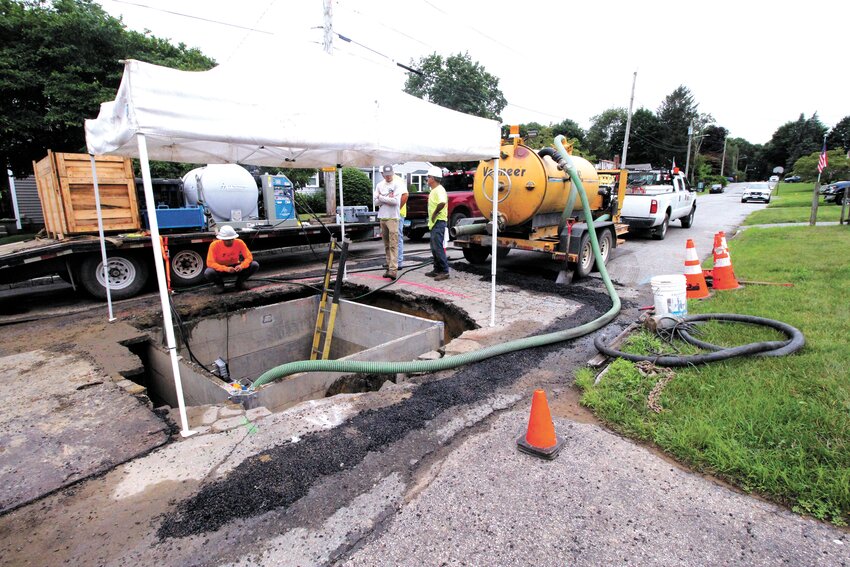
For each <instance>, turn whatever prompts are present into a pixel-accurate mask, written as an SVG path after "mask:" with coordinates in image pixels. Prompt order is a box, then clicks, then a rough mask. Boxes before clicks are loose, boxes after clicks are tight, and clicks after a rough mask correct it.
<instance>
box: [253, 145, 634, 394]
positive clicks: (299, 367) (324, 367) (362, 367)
mask: <svg viewBox="0 0 850 567" xmlns="http://www.w3.org/2000/svg"><path fill="white" fill-rule="evenodd" d="M564 140H565V138H564V136H558V137H557V138H555V148H556V151H557V153H558V156H559V157H560V160H559V165H560V166H561V167H562V168H563V169H564V170H565V171H566V172H567V173H569V176H570V179H571V180H572V183H573V186H574V187H573V190H574V191H575V192H576V193H578V196H579V197H580V198H581V204H582V207H583V208H584V216H585V219H587V226H588V230H589V232H590V242H591V246H592V248H593V256H594V258H595V259H596V265H597V266H599V274H600V275H601V276H602V281H603V282H604V283H605V288H606V289H607V290H608V295H609V296H610V297H611V300H612V302H613V305H612V306H611V309H609V310H608V311H607V312H606V313H605V314H604V315H602V316H601V317H599V318H597V319H594V320H593V321H591V322H589V323H585V324H583V325H579V326H578V327H574V328H572V329H566V330H563V331H556V332H554V333H547V334H545V335H537V336H534V337H526V338H523V339H517V340H513V341H510V342H506V343H501V344H497V345H493V346H489V347H486V348H483V349H480V350H477V351H473V352H468V353H464V354H458V355H454V356H446V357H444V358H440V359H438V360H414V361H409V362H369V361H362V360H302V361H298V362H289V363H286V364H281V365H280V366H276V367H275V368H272V369H270V370H267V371H266V372H264V373H263V374H262V375H261V376H260V377H259V378H257V380H256V381H255V382H254V383H253V384H252V385H251V389H252V390H253V389H255V388H258V387H259V386H262V385H263V384H267V383H269V382H272V381H274V380H280V379H281V378H284V377H286V376H289V375H291V374H296V373H299V372H352V373H364V374H399V373H408V374H409V373H415V372H438V371H440V370H448V369H450V368H456V367H458V366H462V365H464V364H469V363H472V362H480V361H482V360H485V359H488V358H491V357H494V356H499V355H501V354H507V353H509V352H515V351H518V350H523V349H527V348H534V347H540V346H546V345H550V344H553V343H557V342H561V341H566V340H570V339H575V338H577V337H581V336H584V335H587V334H589V333H592V332H593V331H596V330H597V329H600V328H602V327H604V326H605V325H607V324H608V323H610V322H611V321H612V320H613V319H614V317H616V316H617V314H618V313H619V312H620V298H619V297H618V296H617V292H616V291H615V290H614V284H612V283H611V278H610V277H608V271H607V270H606V269H605V264H604V262H603V260H602V255H601V254H600V252H599V240H598V239H597V238H596V230H595V229H594V226H593V219H592V217H591V211H590V204H589V203H588V200H587V194H586V193H585V191H584V185H582V182H581V179H580V178H579V175H578V171H576V168H575V165H574V164H573V161H572V159H571V158H570V155H569V154H568V153H567V151H566V149H565V148H564Z"/></svg>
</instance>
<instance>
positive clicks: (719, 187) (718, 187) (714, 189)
mask: <svg viewBox="0 0 850 567" xmlns="http://www.w3.org/2000/svg"><path fill="white" fill-rule="evenodd" d="M723 190H724V188H723V184H721V183H715V184H713V185H712V186H711V189H709V190H708V192H709V193H723Z"/></svg>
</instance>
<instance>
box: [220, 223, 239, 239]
mask: <svg viewBox="0 0 850 567" xmlns="http://www.w3.org/2000/svg"><path fill="white" fill-rule="evenodd" d="M215 237H216V238H218V239H219V240H233V239H234V238H239V235H238V234H236V231H235V230H233V227H232V226H230V225H229V224H225V225H223V226H222V227H221V228H220V229H218V234H216V235H215Z"/></svg>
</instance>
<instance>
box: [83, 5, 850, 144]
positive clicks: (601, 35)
mask: <svg viewBox="0 0 850 567" xmlns="http://www.w3.org/2000/svg"><path fill="white" fill-rule="evenodd" d="M98 2H99V3H100V4H101V5H102V6H103V8H104V9H105V10H106V11H107V12H108V13H110V14H112V15H113V16H116V17H119V16H120V17H121V18H123V21H124V23H125V24H126V25H127V27H128V28H130V29H134V30H138V31H144V30H150V32H151V33H152V34H153V35H156V36H158V37H162V38H166V39H169V40H171V41H172V42H173V43H178V42H183V43H185V44H186V45H188V46H190V47H198V48H200V49H201V50H202V51H203V52H204V53H205V54H206V55H208V56H210V57H212V58H214V59H215V60H216V61H218V62H219V63H224V62H228V61H232V60H233V59H234V58H241V57H245V56H253V57H256V58H258V59H260V60H262V61H267V62H268V72H269V73H285V72H286V68H287V60H288V59H291V58H293V57H297V56H298V53H297V52H293V50H292V49H287V45H289V44H290V43H291V42H302V43H303V42H315V43H319V44H320V43H321V41H322V31H321V29H319V28H321V26H322V23H323V12H322V0H239V1H236V2H234V1H232V0H228V1H220V0H126V1H124V0H121V1H119V0H98ZM143 6H145V7H143ZM178 14H184V15H178ZM848 21H850V2H848V1H847V0H840V1H829V2H828V1H826V0H811V1H809V2H804V3H801V2H787V1H784V0H779V1H775V2H773V3H769V4H768V3H762V2H755V1H747V0H737V1H730V0H714V1H713V2H688V1H686V0H685V1H683V0H678V1H668V0H646V1H644V2H632V1H621V0H611V1H608V2H591V1H587V2H574V1H573V2H567V1H558V0H548V1H545V2H538V1H536V0H513V1H507V0H490V1H488V2H484V1H479V0H465V1H463V0H454V1H449V0H392V1H390V0H357V1H353V0H350V1H348V2H339V1H335V2H334V5H333V27H334V31H336V32H337V33H339V34H341V35H343V36H346V37H348V38H350V39H352V40H353V41H354V42H357V43H359V44H360V45H356V44H354V43H347V42H344V41H342V40H340V39H339V38H338V37H334V40H333V46H334V48H335V49H337V50H340V51H345V52H347V53H349V54H352V55H355V56H359V57H363V58H365V59H369V60H372V61H374V62H376V63H379V64H383V63H389V64H390V65H392V64H391V62H390V60H395V61H399V62H401V63H405V64H407V63H409V62H410V60H411V59H413V60H415V61H417V60H418V59H419V58H420V57H423V56H426V55H429V54H431V53H433V52H435V51H436V52H437V53H440V54H442V55H451V54H454V53H458V52H464V51H467V52H469V55H470V56H471V58H472V59H473V60H474V61H478V62H479V63H481V64H482V65H483V66H484V67H485V68H486V69H487V71H489V72H490V73H492V74H494V75H495V76H496V77H498V78H499V79H500V83H499V86H500V88H501V89H502V92H503V93H504V95H505V98H506V99H507V101H508V106H507V107H506V108H505V110H503V111H502V118H503V122H505V123H521V122H530V121H537V122H541V123H543V124H547V123H549V122H559V121H560V120H562V119H564V118H571V119H573V120H575V121H576V122H578V123H579V124H580V125H581V126H582V127H584V128H587V127H589V126H590V119H591V117H592V116H594V115H596V114H599V113H601V112H602V111H603V110H605V109H607V108H611V107H614V106H620V107H623V108H627V107H628V104H629V96H630V92H631V87H632V78H633V74H634V72H635V71H637V86H636V89H635V110H636V109H638V108H640V107H644V108H647V109H649V110H652V111H655V110H656V109H657V108H658V106H659V105H660V104H661V102H662V100H663V99H664V97H665V96H666V95H668V94H669V93H671V92H672V91H673V90H674V89H675V88H676V87H677V86H679V85H685V86H686V87H688V88H689V89H690V90H691V92H692V93H693V95H694V97H695V99H696V101H697V102H698V103H699V111H700V112H707V113H710V114H711V115H713V116H714V118H715V120H716V124H717V125H718V126H723V127H725V128H727V129H728V130H729V131H730V135H731V136H734V137H742V138H745V139H747V140H748V141H750V142H752V143H765V142H767V141H768V140H769V139H770V138H771V136H772V135H773V132H774V131H775V130H776V129H777V128H778V127H779V126H781V125H782V124H784V123H785V122H788V121H791V120H796V119H797V118H798V117H799V115H800V113H805V114H806V116H807V117H808V116H810V115H811V114H812V113H814V112H817V113H818V116H819V117H820V119H821V120H822V121H823V123H824V124H826V126H827V127H829V128H831V127H832V126H834V125H835V123H836V122H838V121H839V120H840V119H841V118H843V117H844V116H847V115H850V97H848V94H847V86H848V83H850V78H848V72H847V63H846V61H847V51H848V45H849V44H848V41H847V38H848V35H847V23H848ZM833 24H834V25H833ZM246 28H247V29H246ZM830 30H832V31H830ZM277 46H280V49H277ZM376 52H377V53H376ZM379 74H380V73H379ZM404 78H405V75H404V71H402V70H401V69H398V71H397V72H392V73H391V78H389V79H383V80H384V81H386V82H388V83H393V85H392V86H394V87H395V86H397V88H402V87H403V84H404ZM293 80H294V81H299V80H300V81H303V82H302V83H301V84H300V86H298V85H296V84H294V85H293V88H327V85H328V84H329V85H330V86H331V87H336V88H340V85H334V84H333V81H332V78H324V77H319V76H316V77H293ZM341 87H342V88H341V89H340V96H341V97H344V95H345V93H344V85H343V86H341ZM258 88H261V82H258Z"/></svg>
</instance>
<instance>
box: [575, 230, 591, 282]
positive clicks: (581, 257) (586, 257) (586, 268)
mask: <svg viewBox="0 0 850 567" xmlns="http://www.w3.org/2000/svg"><path fill="white" fill-rule="evenodd" d="M593 261H594V258H593V247H592V246H591V245H590V233H587V232H585V233H584V234H582V235H581V244H579V247H578V263H577V264H576V276H577V277H579V278H585V277H587V276H588V275H590V271H591V270H592V269H593Z"/></svg>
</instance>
